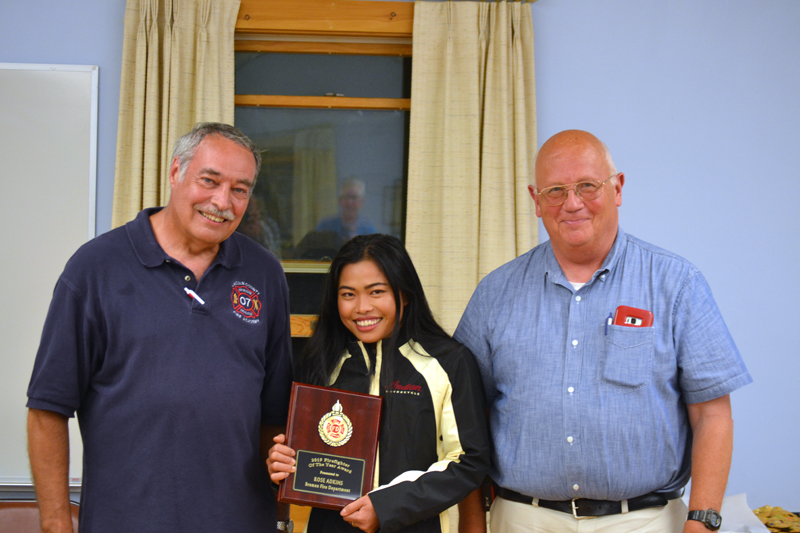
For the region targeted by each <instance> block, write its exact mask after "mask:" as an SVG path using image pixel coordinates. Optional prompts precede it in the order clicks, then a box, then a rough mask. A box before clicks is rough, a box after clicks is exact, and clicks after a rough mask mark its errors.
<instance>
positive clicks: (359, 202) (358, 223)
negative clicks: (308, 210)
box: [315, 178, 377, 241]
mask: <svg viewBox="0 0 800 533" xmlns="http://www.w3.org/2000/svg"><path fill="white" fill-rule="evenodd" d="M366 192H367V191H366V185H364V182H363V181H361V180H360V179H358V178H348V179H347V180H345V182H344V183H342V188H341V190H340V192H339V214H338V215H335V216H332V217H328V218H323V219H322V220H320V221H319V223H318V224H317V227H316V228H315V229H316V231H335V232H336V233H338V234H339V235H341V236H342V238H343V239H344V240H345V241H347V240H350V239H352V238H353V237H355V236H356V235H369V234H371V233H375V232H376V231H377V230H376V229H375V226H373V224H372V222H370V221H369V219H367V218H366V217H363V216H362V215H361V214H360V213H361V208H362V207H364V200H365V199H366Z"/></svg>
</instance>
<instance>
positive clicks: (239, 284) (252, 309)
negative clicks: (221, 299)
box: [231, 281, 261, 324]
mask: <svg viewBox="0 0 800 533" xmlns="http://www.w3.org/2000/svg"><path fill="white" fill-rule="evenodd" d="M231 303H232V304H233V312H234V314H235V315H236V316H238V317H239V318H241V319H242V320H244V321H245V322H249V323H250V324H257V323H258V322H260V320H258V315H259V314H261V300H260V299H259V297H258V290H256V288H255V287H253V286H252V285H250V284H249V283H246V282H244V281H234V282H233V288H232V289H231Z"/></svg>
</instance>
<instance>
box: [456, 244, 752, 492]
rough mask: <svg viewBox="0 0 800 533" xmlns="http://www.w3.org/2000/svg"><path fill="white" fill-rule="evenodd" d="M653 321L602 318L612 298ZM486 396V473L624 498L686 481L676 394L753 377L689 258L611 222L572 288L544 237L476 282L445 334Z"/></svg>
mask: <svg viewBox="0 0 800 533" xmlns="http://www.w3.org/2000/svg"><path fill="white" fill-rule="evenodd" d="M621 305H626V306H629V307H635V308H639V309H645V310H649V311H651V312H652V313H653V315H654V322H653V327H648V328H637V327H629V326H617V325H608V318H609V316H612V315H613V314H614V311H615V310H616V308H617V307H618V306H621ZM455 338H456V339H457V340H458V341H460V342H462V343H464V344H465V345H466V346H467V347H468V348H469V349H470V350H472V352H473V353H474V354H475V357H476V358H477V361H478V365H479V366H480V369H481V373H482V376H483V383H484V387H485V390H486V397H487V400H488V402H489V405H490V407H491V414H490V425H491V433H492V440H493V444H494V449H493V465H492V472H491V474H492V478H493V479H494V480H495V481H496V482H497V483H498V484H499V485H501V486H503V487H506V488H509V489H513V490H516V491H518V492H521V493H523V494H527V495H530V496H534V497H538V498H542V499H548V500H569V499H572V498H595V499H602V500H623V499H627V498H633V497H635V496H639V495H642V494H646V493H648V492H652V491H659V492H662V491H664V492H665V491H670V490H673V489H677V488H680V487H682V486H684V485H685V484H686V482H687V481H688V479H689V476H690V468H691V428H690V426H689V420H688V416H687V411H686V406H685V404H686V403H699V402H705V401H708V400H713V399H715V398H719V397H721V396H724V395H726V394H729V393H730V392H732V391H734V390H736V389H738V388H739V387H742V386H744V385H746V384H748V383H750V382H751V381H752V379H751V377H750V375H749V374H748V372H747V369H746V368H745V365H744V362H743V361H742V358H741V356H740V354H739V351H738V350H737V349H736V345H735V344H734V342H733V339H732V338H731V336H730V333H729V332H728V329H727V327H726V326H725V323H724V322H723V320H722V316H721V315H720V312H719V309H718V308H717V305H716V303H715V302H714V298H713V297H712V295H711V290H710V288H709V287H708V284H707V283H706V280H705V279H704V278H703V275H702V274H701V273H700V271H698V270H697V268H695V267H694V265H692V264H691V263H689V262H688V261H686V260H684V259H682V258H681V257H678V256H677V255H675V254H672V253H670V252H667V251H665V250H662V249H660V248H658V247H656V246H653V245H651V244H648V243H646V242H643V241H641V240H639V239H636V238H635V237H632V236H630V235H626V234H625V233H624V232H623V231H622V229H620V230H619V231H618V234H617V238H616V240H615V242H614V245H613V247H612V248H611V251H610V252H609V254H608V257H606V260H605V262H604V264H603V266H602V268H601V269H600V270H598V271H597V272H595V274H594V276H592V279H591V280H590V281H589V282H588V283H586V284H585V285H584V286H583V287H581V288H580V289H579V290H575V289H574V288H573V287H572V285H570V283H569V282H568V281H567V279H566V278H565V277H564V274H563V272H562V271H561V268H560V266H559V265H558V262H557V261H556V258H555V255H553V250H552V247H551V245H550V242H549V241H548V242H545V243H543V244H541V245H539V246H537V247H536V248H534V249H533V250H531V251H530V252H528V253H527V254H525V255H523V256H521V257H518V258H517V259H515V260H513V261H511V262H509V263H507V264H505V265H503V266H502V267H500V268H498V269H497V270H495V271H494V272H492V273H491V274H489V275H488V276H486V278H484V279H483V281H481V283H480V284H479V285H478V288H477V289H476V290H475V293H474V294H473V296H472V299H471V300H470V302H469V305H468V306H467V309H466V311H465V312H464V316H463V317H462V319H461V322H460V324H459V326H458V329H457V330H456V333H455Z"/></svg>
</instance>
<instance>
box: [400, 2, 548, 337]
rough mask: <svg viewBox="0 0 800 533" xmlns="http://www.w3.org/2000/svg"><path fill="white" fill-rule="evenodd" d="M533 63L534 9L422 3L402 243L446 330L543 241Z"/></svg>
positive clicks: (503, 4)
mask: <svg viewBox="0 0 800 533" xmlns="http://www.w3.org/2000/svg"><path fill="white" fill-rule="evenodd" d="M533 67H534V64H533V25H532V21H531V5H530V4H528V3H523V2H506V1H501V2H425V1H417V2H416V4H415V6H414V61H413V67H412V77H411V79H412V85H411V128H410V139H409V168H408V208H407V216H406V245H407V247H408V249H409V252H410V253H411V256H412V258H413V260H414V264H415V265H416V267H417V270H418V271H419V274H420V277H421V279H422V283H423V285H424V287H425V292H426V295H427V297H428V300H429V302H430V304H431V307H432V308H433V311H434V313H435V314H436V317H437V319H438V320H439V321H440V323H441V324H442V326H443V327H444V328H445V329H446V330H447V331H450V332H452V331H453V330H454V329H455V327H456V325H457V324H458V320H459V318H460V317H461V313H462V312H463V310H464V308H465V307H466V304H467V302H468V301H469V298H470V296H471V294H472V291H473V290H474V289H475V287H476V286H477V284H478V281H480V279H481V278H482V277H483V276H485V275H486V274H488V273H489V272H491V271H492V270H494V269H495V268H497V267H498V266H500V265H502V264H503V263H505V262H507V261H509V260H511V259H513V258H514V257H516V256H518V255H521V254H523V253H525V252H526V251H528V250H530V248H531V247H532V246H534V245H535V244H536V242H537V227H538V226H537V224H536V219H535V216H534V209H533V201H532V200H531V198H530V196H529V195H528V192H527V189H526V187H527V185H528V183H529V177H530V175H531V171H532V162H533V156H534V153H535V150H536V146H537V144H536V100H535V96H536V93H535V85H534V68H533ZM498 297H499V295H498Z"/></svg>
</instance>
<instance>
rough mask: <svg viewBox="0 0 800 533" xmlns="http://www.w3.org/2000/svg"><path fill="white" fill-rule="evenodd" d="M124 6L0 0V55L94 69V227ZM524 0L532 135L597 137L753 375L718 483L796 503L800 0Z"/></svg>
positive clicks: (633, 212)
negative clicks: (533, 82)
mask: <svg viewBox="0 0 800 533" xmlns="http://www.w3.org/2000/svg"><path fill="white" fill-rule="evenodd" d="M124 5H125V2H124V0H113V1H112V0H85V1H83V2H66V3H65V2H63V1H57V0H37V1H30V2H17V1H12V0H0V62H18V63H67V64H96V65H99V66H100V115H99V121H100V123H99V147H98V148H99V155H98V181H99V183H98V199H97V202H98V218H97V228H98V232H102V231H105V230H107V229H108V228H109V227H110V220H111V198H112V191H113V174H114V154H115V139H116V125H117V106H118V100H119V75H120V64H121V53H122V28H123V17H124ZM532 9H533V15H534V31H535V34H536V40H535V45H536V75H537V93H538V98H537V103H538V117H539V142H540V144H541V143H542V142H543V141H544V140H545V139H547V138H548V137H549V136H550V135H552V134H553V133H556V132H557V131H560V130H563V129H567V128H582V129H587V130H589V131H592V132H594V133H595V134H597V135H598V136H599V137H600V138H602V139H603V140H604V141H606V143H607V144H608V145H609V147H610V149H611V151H612V154H613V155H614V158H615V162H616V163H617V166H618V168H619V169H620V170H621V171H623V172H625V174H626V185H625V188H624V189H623V204H622V208H621V222H622V225H623V227H624V228H625V229H626V231H628V232H630V233H632V234H634V235H636V236H638V237H641V238H643V239H645V240H648V241H650V242H653V243H655V244H657V245H659V246H662V247H664V248H667V249H669V250H672V251H674V252H676V253H679V254H681V255H683V256H684V257H686V258H688V259H689V260H691V261H693V262H694V263H695V264H696V265H698V266H699V267H700V269H701V270H702V271H703V273H704V274H705V275H706V277H707V278H708V280H709V283H710V284H711V287H712V289H713V290H714V293H715V296H716V298H717V301H718V303H719V306H720V308H721V309H722V312H723V315H724V316H725V317H726V320H727V322H728V326H729V327H730V330H731V332H732V334H733V337H734V339H735V340H736V342H737V344H738V345H739V349H740V350H741V352H742V354H743V356H744V358H745V361H746V363H747V365H748V367H749V369H750V372H751V374H752V375H753V378H754V379H755V383H754V384H752V385H750V386H748V387H745V388H744V389H742V390H741V391H738V392H736V393H734V394H733V407H734V418H735V420H736V438H735V439H736V440H735V449H734V465H733V468H732V471H731V477H730V483H729V486H728V493H729V494H737V493H740V492H747V493H748V497H749V498H748V501H749V503H750V505H751V507H759V506H761V505H765V504H769V505H773V506H777V505H780V506H783V507H784V508H788V509H794V510H800V486H798V483H797V480H798V479H800V460H798V456H797V448H798V445H797V442H798V441H800V416H798V412H797V406H798V405H799V404H800V387H798V386H797V383H798V376H800V349H798V347H797V345H796V343H795V342H794V341H793V340H792V337H791V335H793V333H792V331H793V328H795V327H800V320H798V318H800V312H798V311H797V301H798V300H800V289H798V285H797V283H796V282H795V280H794V279H793V275H794V274H795V272H796V270H795V269H796V265H798V264H800V243H798V239H797V236H796V235H797V232H798V229H800V227H799V224H798V215H800V209H798V207H797V203H798V201H800V199H799V198H797V197H796V196H797V195H796V194H794V184H795V182H796V180H797V179H798V176H797V174H798V169H800V149H798V147H800V127H798V122H800V98H799V97H798V95H800V60H798V51H800V32H798V31H797V28H800V2H796V1H792V0H761V1H758V2H756V1H754V0H704V1H702V2H696V1H690V0H671V1H669V2H665V1H663V0H637V1H634V0H602V1H598V0H539V2H537V3H535V4H533V7H532ZM22 178H23V179H31V181H32V183H37V184H38V183H40V182H42V181H43V177H39V176H30V177H22ZM56 178H57V177H53V179H56ZM4 179H8V178H4ZM14 179H19V178H18V177H14ZM44 179H45V180H46V179H47V177H45V178H44ZM34 180H35V181H34ZM542 235H545V234H544V231H542ZM793 265H794V266H793Z"/></svg>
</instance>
